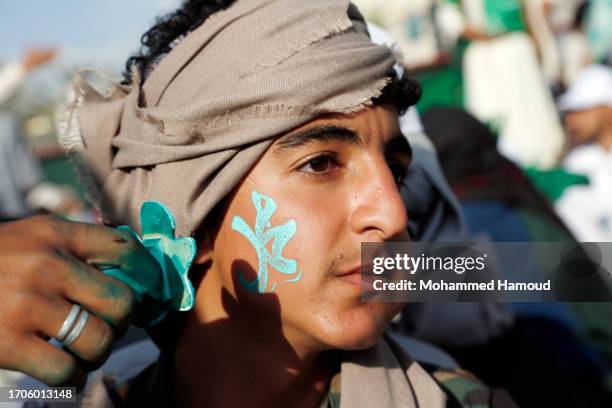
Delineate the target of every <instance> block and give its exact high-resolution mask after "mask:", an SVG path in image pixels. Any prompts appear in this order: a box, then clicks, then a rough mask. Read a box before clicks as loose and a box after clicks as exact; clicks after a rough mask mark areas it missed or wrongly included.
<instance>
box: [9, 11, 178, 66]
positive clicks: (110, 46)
mask: <svg viewBox="0 0 612 408" xmlns="http://www.w3.org/2000/svg"><path fill="white" fill-rule="evenodd" d="M179 3H180V1H179V0H122V1H119V0H2V1H1V2H0V38H1V41H0V44H2V45H1V46H0V61H2V62H7V61H11V60H15V59H19V58H20V56H21V55H22V53H23V50H24V49H25V48H27V47H32V46H47V45H53V46H56V47H57V48H58V49H59V50H60V58H59V59H58V61H57V62H56V63H55V64H59V65H69V66H73V65H81V64H93V65H96V66H103V67H107V68H111V67H112V68H115V69H120V68H121V67H122V66H123V63H124V61H125V59H126V57H127V56H128V55H129V54H130V53H131V52H132V51H134V50H136V49H137V47H138V42H139V38H140V35H141V34H142V33H143V32H144V31H145V30H146V29H147V28H148V27H149V26H150V25H151V24H152V22H153V21H154V18H155V16H156V15H158V14H160V13H163V12H168V11H171V10H172V9H173V8H175V7H176V6H177V5H178V4H179Z"/></svg>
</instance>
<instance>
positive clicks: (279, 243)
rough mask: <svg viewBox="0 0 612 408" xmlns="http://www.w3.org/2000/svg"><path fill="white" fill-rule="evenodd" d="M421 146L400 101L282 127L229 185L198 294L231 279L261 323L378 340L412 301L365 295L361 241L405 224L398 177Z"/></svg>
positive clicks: (302, 338)
mask: <svg viewBox="0 0 612 408" xmlns="http://www.w3.org/2000/svg"><path fill="white" fill-rule="evenodd" d="M410 155H411V153H410V148H409V146H408V144H407V142H406V141H405V139H404V138H403V137H402V136H401V134H400V130H399V126H398V119H397V113H396V111H395V109H394V108H391V107H372V108H367V109H364V110H362V111H360V112H358V113H355V114H351V115H333V116H327V117H324V118H320V119H317V120H314V121H312V122H309V123H307V124H305V125H303V126H301V127H299V128H297V129H295V130H293V131H291V132H289V133H288V134H286V135H284V136H283V137H281V138H279V139H277V140H276V141H275V142H274V143H273V145H272V146H271V147H270V149H268V151H267V152H266V153H265V154H264V156H263V157H262V158H261V159H260V161H259V162H258V163H257V165H255V166H254V167H253V169H252V170H251V171H250V173H249V174H248V176H247V177H246V179H245V180H244V181H243V182H242V183H241V184H240V185H239V186H238V187H236V189H235V190H234V192H233V194H232V196H230V197H229V202H228V204H227V206H226V210H225V212H224V213H223V217H222V219H221V223H220V226H219V229H218V231H217V233H216V235H215V237H214V239H213V243H212V252H211V254H210V256H211V259H212V264H211V267H210V269H209V270H208V271H207V273H206V277H205V278H204V280H203V281H202V283H201V285H200V287H199V289H198V295H199V296H198V302H199V301H200V298H202V299H201V300H202V301H204V302H205V303H208V304H210V300H211V299H210V297H211V296H212V295H210V293H215V292H219V290H218V289H221V290H222V291H223V290H225V291H226V292H227V293H229V294H230V295H231V296H232V297H233V298H234V299H239V303H240V305H241V308H242V309H244V311H245V314H248V316H249V317H248V321H249V322H250V323H249V324H260V325H261V326H262V327H261V330H262V331H263V330H266V328H265V327H264V326H265V323H263V322H265V321H270V320H275V321H276V322H280V325H281V326H282V333H283V335H284V337H285V338H286V339H287V340H288V341H289V342H290V343H291V344H298V343H299V344H301V345H303V346H305V347H306V348H308V349H318V350H325V349H329V348H340V349H357V348H364V347H368V346H370V345H372V344H373V343H374V342H375V341H376V340H377V339H378V338H379V336H380V335H381V333H382V331H383V329H384V327H385V325H386V324H387V323H388V321H389V320H390V319H391V318H392V317H393V316H394V315H395V314H396V313H397V312H398V310H399V308H400V307H401V304H393V303H374V302H370V303H362V302H361V300H360V295H361V283H360V282H361V280H360V275H359V271H360V269H359V268H360V263H361V259H360V247H361V243H362V242H382V241H385V240H389V239H391V238H394V239H398V238H401V237H402V236H403V234H405V231H406V224H407V216H406V210H405V208H404V204H403V202H402V199H401V197H400V195H399V192H398V187H397V181H398V179H400V178H401V177H402V176H403V172H404V171H405V169H406V168H407V167H408V163H409V161H410ZM255 203H257V206H256V204H255ZM275 206H276V209H274V207H275ZM257 207H258V208H257ZM258 274H259V280H256V277H257V276H258ZM204 288H206V289H204ZM204 291H205V292H206V293H207V294H204V293H203V292H204ZM200 292H202V293H200ZM205 296H209V298H208V299H204V297H205ZM214 296H216V295H214ZM214 296H212V297H214ZM270 298H274V299H275V302H274V307H271V306H270V302H269V301H268V300H269V299H270ZM208 313H210V314H209V317H211V318H213V317H214V315H215V311H214V308H213V307H212V306H211V307H210V309H209V312H208ZM270 314H274V316H272V317H271V316H270ZM218 317H219V318H220V317H221V316H220V315H219V316H218ZM257 322H260V323H257Z"/></svg>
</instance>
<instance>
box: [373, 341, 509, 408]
mask: <svg viewBox="0 0 612 408" xmlns="http://www.w3.org/2000/svg"><path fill="white" fill-rule="evenodd" d="M403 337H405V336H403ZM385 340H386V341H387V343H389V346H390V347H391V349H392V350H393V353H394V354H395V355H396V357H397V358H398V361H400V362H402V365H404V364H406V363H407V362H410V361H415V362H417V363H418V364H419V365H420V366H421V367H422V368H423V369H424V370H425V372H426V373H427V374H429V376H430V377H431V378H432V379H433V380H434V381H435V382H436V383H437V384H438V386H439V387H440V388H441V389H442V391H443V392H444V394H445V395H446V397H447V404H446V406H447V407H448V408H455V407H456V408H462V407H469V408H487V407H491V408H510V407H517V406H518V405H517V404H516V403H515V402H514V400H513V399H512V397H510V395H509V394H508V393H507V392H506V391H505V390H503V389H498V388H491V387H489V386H487V385H486V384H485V383H483V382H482V381H480V380H479V379H478V378H476V376H474V375H473V374H472V373H470V372H469V371H466V370H463V369H461V368H460V367H459V366H458V364H457V363H456V362H455V361H454V359H453V358H452V357H451V356H449V355H448V354H446V353H445V352H444V351H442V350H441V349H438V348H437V347H435V346H432V345H429V348H430V349H436V354H432V352H431V350H429V351H428V352H427V353H426V354H423V353H421V354H423V355H422V356H419V353H418V352H417V353H416V354H414V353H411V351H412V350H410V349H408V347H406V346H407V345H408V346H409V345H410V344H412V343H410V342H402V341H398V336H396V335H394V336H392V337H391V336H389V335H387V336H385ZM444 356H446V357H444ZM420 357H423V358H420Z"/></svg>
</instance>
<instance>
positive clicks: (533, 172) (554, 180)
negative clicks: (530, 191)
mask: <svg viewBox="0 0 612 408" xmlns="http://www.w3.org/2000/svg"><path fill="white" fill-rule="evenodd" d="M523 171H524V173H525V175H526V176H527V178H528V179H529V180H531V182H532V183H533V184H534V185H535V187H536V188H537V189H538V190H539V191H540V192H541V193H542V194H544V195H545V196H546V197H548V198H549V199H550V200H551V201H553V202H555V201H557V200H558V199H559V198H561V195H562V194H563V192H564V191H565V189H566V188H568V187H571V186H574V185H584V184H589V179H588V178H587V177H586V176H584V175H582V174H575V173H570V172H568V171H565V170H564V169H562V168H555V169H552V170H539V169H536V168H533V167H529V168H526V169H523Z"/></svg>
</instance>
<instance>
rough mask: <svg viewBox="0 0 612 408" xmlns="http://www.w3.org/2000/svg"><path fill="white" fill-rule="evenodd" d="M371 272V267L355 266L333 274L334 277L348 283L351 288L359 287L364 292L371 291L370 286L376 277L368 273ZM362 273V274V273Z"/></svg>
mask: <svg viewBox="0 0 612 408" xmlns="http://www.w3.org/2000/svg"><path fill="white" fill-rule="evenodd" d="M371 270H372V265H371V264H369V265H364V266H361V265H359V266H357V267H354V268H351V269H347V270H345V271H342V272H338V273H336V274H335V277H336V278H338V279H340V280H342V281H344V282H346V283H349V284H351V285H353V286H357V287H360V288H361V289H362V290H364V291H369V290H372V285H373V282H374V279H375V278H376V275H374V274H373V273H371V272H369V271H371ZM362 271H363V273H362Z"/></svg>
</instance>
